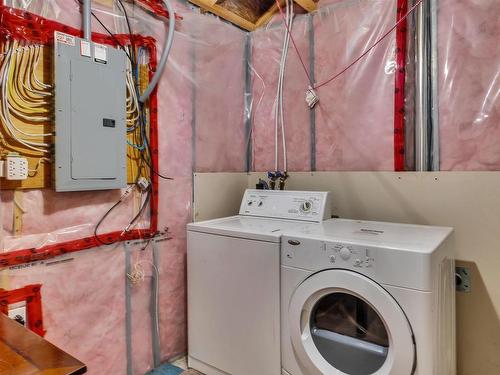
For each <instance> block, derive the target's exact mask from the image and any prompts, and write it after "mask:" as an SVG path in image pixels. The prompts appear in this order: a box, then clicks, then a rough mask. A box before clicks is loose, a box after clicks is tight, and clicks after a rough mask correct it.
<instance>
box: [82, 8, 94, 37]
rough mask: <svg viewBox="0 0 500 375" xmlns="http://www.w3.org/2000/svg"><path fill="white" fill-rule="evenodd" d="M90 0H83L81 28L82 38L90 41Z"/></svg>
mask: <svg viewBox="0 0 500 375" xmlns="http://www.w3.org/2000/svg"><path fill="white" fill-rule="evenodd" d="M91 15H92V0H83V15H82V29H83V39H85V40H86V41H89V42H90V41H91V39H92V23H91Z"/></svg>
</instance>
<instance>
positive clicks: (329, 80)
mask: <svg viewBox="0 0 500 375" xmlns="http://www.w3.org/2000/svg"><path fill="white" fill-rule="evenodd" d="M423 1H424V0H418V1H417V2H416V3H415V4H414V5H413V6H412V7H411V8H410V10H409V11H408V12H406V14H405V15H404V16H402V17H401V18H400V19H399V20H398V22H396V24H395V25H394V26H393V27H391V28H390V29H389V30H388V31H387V32H386V33H385V34H384V35H382V37H380V38H379V39H378V40H377V41H376V42H375V43H373V45H372V46H371V47H370V48H368V49H367V50H366V51H365V52H363V53H362V54H361V55H360V56H359V57H358V58H357V59H356V60H354V61H353V62H352V63H350V64H349V65H347V66H346V67H345V68H344V69H342V70H341V71H340V72H339V73H337V74H335V75H334V76H333V77H332V78H329V79H327V80H326V81H324V82H322V83H320V84H319V85H316V86H314V87H313V88H314V89H319V88H320V87H323V86H325V85H327V84H329V83H330V82H332V81H333V80H335V79H337V78H338V77H340V76H341V75H342V74H344V73H345V72H346V71H348V70H349V69H350V68H351V67H352V66H353V65H355V64H356V63H357V62H358V61H359V60H361V59H362V58H363V57H365V56H366V55H367V54H368V53H369V52H370V51H371V50H372V49H374V48H375V47H376V46H377V45H378V44H379V43H380V42H382V41H383V40H384V39H385V38H387V36H388V35H389V34H390V33H391V32H392V31H394V29H396V28H397V27H398V26H399V25H400V24H401V22H403V21H405V20H406V19H407V18H408V16H409V15H410V14H412V13H413V11H414V10H415V9H416V8H417V6H419V5H420V4H421V3H422V2H423ZM276 4H277V5H278V9H279V11H280V14H281V18H282V19H283V23H284V24H285V27H286V30H287V32H288V34H290V39H291V40H292V43H293V47H294V48H295V51H296V52H297V55H299V59H300V62H301V63H302V67H303V68H304V72H305V73H306V75H307V78H308V79H309V82H311V77H310V75H309V72H308V71H307V69H306V66H305V64H304V61H303V60H302V56H301V55H300V52H299V49H298V48H297V45H296V44H295V40H294V39H293V36H292V34H291V32H290V29H289V27H288V25H287V24H286V20H285V17H284V15H283V11H282V10H281V5H280V3H279V0H276ZM311 86H312V82H311Z"/></svg>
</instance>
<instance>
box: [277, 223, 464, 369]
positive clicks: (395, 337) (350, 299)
mask: <svg viewBox="0 0 500 375" xmlns="http://www.w3.org/2000/svg"><path fill="white" fill-rule="evenodd" d="M452 231H453V230H452V229H451V228H444V227H430V226H416V225H403V224H391V223H379V222H366V221H353V220H338V219H334V220H329V221H325V222H324V223H323V224H322V225H321V226H320V227H318V226H316V227H309V228H307V227H303V228H299V229H298V230H296V231H295V232H293V233H290V234H287V233H286V234H285V235H284V236H283V239H282V243H283V244H282V256H281V292H282V294H281V298H282V302H281V314H282V326H281V327H282V328H281V329H282V340H281V345H282V366H283V374H289V375H320V374H323V375H340V374H349V375H368V374H376V375H388V374H390V375H411V374H418V375H454V374H455V373H456V369H455V298H454V295H455V269H454V261H453V255H452V243H451V241H452V236H451V234H452ZM299 232H300V233H299Z"/></svg>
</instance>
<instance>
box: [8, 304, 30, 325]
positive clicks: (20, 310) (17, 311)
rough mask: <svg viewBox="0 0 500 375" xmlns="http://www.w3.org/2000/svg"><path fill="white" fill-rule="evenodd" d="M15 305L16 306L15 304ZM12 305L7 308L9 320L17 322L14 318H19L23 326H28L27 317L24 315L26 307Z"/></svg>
mask: <svg viewBox="0 0 500 375" xmlns="http://www.w3.org/2000/svg"><path fill="white" fill-rule="evenodd" d="M16 305H17V304H16ZM16 305H12V307H11V308H9V318H11V319H13V320H17V319H16V317H17V316H20V317H21V318H22V319H23V321H24V326H25V327H26V326H27V325H28V316H27V315H26V305H17V306H16Z"/></svg>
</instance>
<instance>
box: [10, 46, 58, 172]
mask: <svg viewBox="0 0 500 375" xmlns="http://www.w3.org/2000/svg"><path fill="white" fill-rule="evenodd" d="M43 48H44V47H43V46H41V45H34V44H28V43H21V42H18V41H15V40H13V41H6V42H4V43H2V46H1V54H0V56H1V60H0V63H1V66H0V80H1V83H0V100H1V103H0V120H1V122H2V129H3V133H4V134H5V135H7V139H6V137H4V136H3V135H2V142H3V143H4V146H5V147H6V148H9V149H14V148H15V147H17V148H20V149H22V150H19V151H20V152H21V153H22V154H24V155H31V156H33V157H38V158H39V159H38V162H37V164H36V165H37V166H36V167H35V169H30V172H35V173H36V171H37V170H38V168H39V166H40V164H41V163H42V162H50V161H51V160H50V158H49V156H50V152H51V146H52V142H51V141H52V137H53V135H54V134H53V132H52V131H50V132H47V130H46V128H47V127H48V126H50V129H52V127H53V119H54V92H53V86H52V85H50V84H47V83H45V82H43V81H42V80H41V79H40V78H39V77H38V75H37V70H38V66H39V62H40V59H41V57H42V56H43ZM20 123H22V126H21V125H20ZM11 141H13V142H11ZM16 150H17V149H16Z"/></svg>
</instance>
